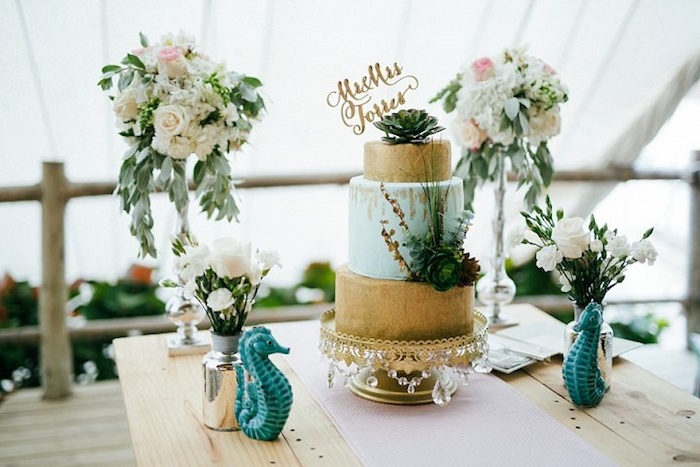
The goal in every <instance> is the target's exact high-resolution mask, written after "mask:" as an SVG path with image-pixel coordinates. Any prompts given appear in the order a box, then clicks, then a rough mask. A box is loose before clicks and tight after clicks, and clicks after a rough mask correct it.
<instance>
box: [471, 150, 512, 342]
mask: <svg viewBox="0 0 700 467" xmlns="http://www.w3.org/2000/svg"><path fill="white" fill-rule="evenodd" d="M494 157H496V163H497V166H496V176H495V180H494V201H495V206H494V215H493V221H492V227H493V242H494V245H493V246H494V248H493V256H492V257H491V258H490V260H489V266H490V267H489V269H488V271H487V273H486V274H485V275H484V277H482V278H481V279H480V280H479V281H478V282H477V284H476V297H477V298H478V299H479V301H480V302H481V303H483V304H484V305H486V306H487V309H488V311H487V313H486V317H487V318H488V321H489V329H491V330H493V329H499V328H504V327H509V326H514V325H515V324H517V323H516V322H515V321H513V320H512V319H509V318H507V317H505V316H503V314H502V312H503V307H504V306H505V305H507V304H508V303H510V302H511V301H513V298H514V297H515V282H513V280H512V279H511V278H510V277H508V274H507V273H506V254H505V248H504V245H503V244H504V234H505V230H504V227H505V212H504V208H503V201H504V198H505V194H506V168H505V155H504V153H503V152H502V151H499V152H497V153H496V154H494Z"/></svg>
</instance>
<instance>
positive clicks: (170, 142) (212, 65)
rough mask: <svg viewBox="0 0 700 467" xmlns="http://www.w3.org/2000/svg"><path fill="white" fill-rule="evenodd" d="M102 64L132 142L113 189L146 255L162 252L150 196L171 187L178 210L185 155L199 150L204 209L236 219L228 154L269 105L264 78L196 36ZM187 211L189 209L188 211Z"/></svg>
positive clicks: (144, 42) (197, 179)
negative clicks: (206, 50)
mask: <svg viewBox="0 0 700 467" xmlns="http://www.w3.org/2000/svg"><path fill="white" fill-rule="evenodd" d="M140 42H141V48H139V49H136V50H134V51H132V52H131V53H127V54H126V57H125V58H124V59H123V60H122V61H121V63H120V64H114V65H107V66H105V67H103V68H102V77H101V79H100V80H99V83H98V85H99V86H100V87H101V88H102V89H103V90H105V91H109V90H111V89H112V86H113V81H114V78H118V79H117V92H116V93H115V94H114V95H111V96H110V99H112V101H113V110H114V113H115V115H116V117H117V122H116V125H117V128H118V130H119V134H120V135H121V136H123V137H124V139H125V140H126V141H127V142H128V143H129V145H130V146H129V149H128V150H127V151H126V153H125V155H124V159H123V161H122V164H121V170H120V173H119V181H118V185H117V189H116V193H117V194H118V195H119V197H120V198H121V207H122V209H123V210H124V211H125V212H127V213H130V214H131V225H130V231H131V234H132V235H133V236H134V237H136V239H137V240H138V241H139V245H140V254H141V256H144V257H145V256H147V255H150V256H152V257H156V256H157V252H156V248H155V245H154V239H153V234H152V228H153V217H152V214H151V204H150V195H151V194H152V193H154V192H156V191H158V190H162V191H165V192H167V193H168V196H169V199H170V201H171V202H173V203H174V204H175V207H176V209H177V211H178V213H179V214H181V215H183V212H184V213H186V211H187V206H188V202H189V197H188V183H187V176H186V168H187V167H186V160H187V158H188V157H189V156H190V155H193V154H194V155H195V156H196V159H197V161H196V164H195V165H194V173H193V181H194V185H195V186H196V192H195V196H196V198H197V199H198V200H199V204H200V207H201V209H202V212H204V213H206V214H207V216H208V217H211V216H213V215H214V214H216V219H217V220H220V219H223V218H226V219H227V220H229V221H231V220H232V219H237V216H238V213H239V208H238V204H237V200H236V197H235V192H234V188H235V187H234V182H233V178H232V176H231V166H230V164H229V161H228V159H227V158H226V154H227V153H229V152H232V151H236V150H238V149H239V148H240V147H241V146H243V145H244V144H245V143H246V142H247V141H248V138H249V135H250V132H251V130H252V128H253V124H254V123H255V122H256V121H257V120H258V119H259V118H260V117H261V113H262V111H263V110H264V109H265V103H264V100H263V98H262V97H261V96H260V94H259V93H258V88H259V87H260V86H261V85H262V84H261V82H260V80H258V79H257V78H254V77H252V76H245V75H242V74H238V73H235V72H232V71H228V70H227V69H226V67H225V65H224V64H223V63H217V62H214V61H212V60H211V59H210V58H209V57H208V56H207V55H205V54H203V53H202V52H200V51H199V50H198V48H197V45H196V44H195V41H194V38H192V37H190V36H187V35H185V34H183V33H180V34H178V35H172V34H168V35H166V36H164V37H163V39H162V40H161V42H159V43H156V44H153V45H151V44H149V41H148V39H147V38H146V36H144V35H143V34H141V35H140ZM185 215H186V214H185Z"/></svg>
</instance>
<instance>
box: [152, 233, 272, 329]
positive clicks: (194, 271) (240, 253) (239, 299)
mask: <svg viewBox="0 0 700 467" xmlns="http://www.w3.org/2000/svg"><path fill="white" fill-rule="evenodd" d="M187 240H188V241H187V242H184V243H183V242H181V241H180V240H175V241H174V242H173V253H174V254H175V265H174V267H175V270H176V271H177V274H178V280H179V283H178V282H175V281H172V280H170V279H166V280H163V281H161V283H160V284H161V285H162V286H164V287H179V286H180V283H182V284H184V289H185V294H186V295H188V296H194V297H195V298H196V299H197V300H198V301H199V302H200V303H201V304H202V306H203V307H204V308H205V310H206V312H207V316H208V317H209V321H210V322H211V326H212V329H213V330H214V332H216V333H218V334H220V335H233V334H237V333H239V332H240V331H241V329H242V328H243V325H244V324H245V321H246V319H247V317H248V313H249V312H250V310H251V308H252V306H253V304H254V303H255V296H256V294H257V292H258V288H259V287H260V284H261V282H262V280H263V278H264V277H265V276H267V274H268V272H270V270H271V269H272V268H273V267H275V266H280V261H279V255H278V254H277V253H276V252H274V251H256V252H253V251H252V248H251V244H250V243H248V242H241V241H239V240H237V239H235V238H233V237H226V238H220V239H218V240H215V241H214V242H213V243H212V246H211V248H210V247H209V246H207V245H200V244H197V242H196V241H194V240H193V239H192V238H188V239H187Z"/></svg>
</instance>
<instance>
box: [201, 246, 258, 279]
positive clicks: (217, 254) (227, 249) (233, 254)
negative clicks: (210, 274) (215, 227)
mask: <svg viewBox="0 0 700 467" xmlns="http://www.w3.org/2000/svg"><path fill="white" fill-rule="evenodd" d="M251 260H252V254H251V248H250V243H247V242H239V241H238V240H236V239H235V238H233V237H227V238H220V239H218V240H215V241H214V243H213V244H212V254H211V263H210V265H211V268H212V269H213V270H214V272H215V273H216V274H217V275H218V276H219V277H230V278H234V277H241V276H245V275H248V274H249V273H250V271H251V262H252V261H251Z"/></svg>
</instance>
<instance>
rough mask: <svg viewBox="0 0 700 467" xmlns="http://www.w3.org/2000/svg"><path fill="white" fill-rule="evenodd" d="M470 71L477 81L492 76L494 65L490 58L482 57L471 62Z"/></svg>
mask: <svg viewBox="0 0 700 467" xmlns="http://www.w3.org/2000/svg"><path fill="white" fill-rule="evenodd" d="M472 73H474V78H476V80H477V81H485V80H487V79H489V78H491V77H492V76H493V73H494V65H493V62H492V61H491V59H490V58H488V57H484V58H480V59H478V60H475V61H474V63H472Z"/></svg>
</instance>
